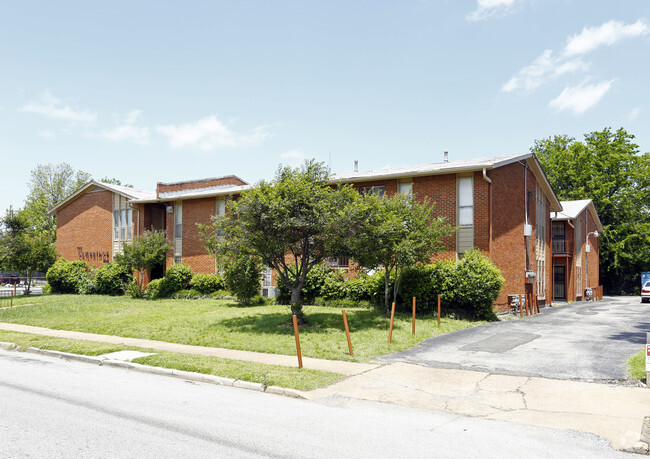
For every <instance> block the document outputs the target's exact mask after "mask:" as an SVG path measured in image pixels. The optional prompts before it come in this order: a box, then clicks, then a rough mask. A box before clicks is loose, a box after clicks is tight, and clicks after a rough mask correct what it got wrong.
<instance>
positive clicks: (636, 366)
mask: <svg viewBox="0 0 650 459" xmlns="http://www.w3.org/2000/svg"><path fill="white" fill-rule="evenodd" d="M627 374H628V375H629V376H630V378H632V379H638V380H639V381H643V382H645V383H646V384H647V382H646V371H645V348H644V349H641V350H640V351H639V352H638V353H636V354H633V355H632V356H631V357H630V358H629V359H627Z"/></svg>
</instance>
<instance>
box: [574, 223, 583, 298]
mask: <svg viewBox="0 0 650 459" xmlns="http://www.w3.org/2000/svg"><path fill="white" fill-rule="evenodd" d="M582 225H583V223H582V221H581V220H580V219H576V223H575V229H574V230H573V231H575V238H574V244H573V245H574V246H575V253H574V257H575V266H576V276H575V279H576V296H580V297H581V296H583V294H584V286H583V285H582V244H583V241H582V228H583V226H582Z"/></svg>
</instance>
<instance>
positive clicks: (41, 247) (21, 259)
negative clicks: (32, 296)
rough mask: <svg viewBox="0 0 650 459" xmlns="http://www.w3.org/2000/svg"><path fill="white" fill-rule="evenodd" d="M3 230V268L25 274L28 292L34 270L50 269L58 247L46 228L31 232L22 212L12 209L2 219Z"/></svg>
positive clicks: (0, 253) (0, 249)
mask: <svg viewBox="0 0 650 459" xmlns="http://www.w3.org/2000/svg"><path fill="white" fill-rule="evenodd" d="M2 226H3V227H4V230H3V231H2V233H1V234H0V268H2V269H3V270H8V271H17V272H19V273H21V274H22V275H23V276H24V278H25V293H29V292H30V289H31V285H32V279H33V275H34V273H35V272H38V271H41V272H44V271H47V269H48V268H49V267H50V266H52V264H54V261H55V260H56V248H55V247H54V244H53V243H52V242H51V241H50V240H49V238H48V237H47V235H46V234H45V233H43V232H38V233H34V232H30V231H29V225H28V222H27V221H26V219H25V217H24V215H23V214H22V213H20V212H19V213H14V212H9V213H7V215H6V216H5V218H4V219H3V220H2Z"/></svg>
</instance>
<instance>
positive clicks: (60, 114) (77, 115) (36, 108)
mask: <svg viewBox="0 0 650 459" xmlns="http://www.w3.org/2000/svg"><path fill="white" fill-rule="evenodd" d="M22 111H24V112H28V113H37V114H39V115H43V116H46V117H48V118H54V119H58V120H64V121H74V122H80V123H92V122H94V121H96V120H97V113H93V112H89V111H83V110H78V109H74V108H72V107H70V106H69V105H64V104H63V103H62V102H61V100H59V99H57V98H55V97H53V96H52V95H51V94H50V93H49V92H47V91H46V92H45V93H44V94H43V96H42V97H41V100H40V101H39V102H30V103H29V104H27V105H25V106H24V107H23V108H22Z"/></svg>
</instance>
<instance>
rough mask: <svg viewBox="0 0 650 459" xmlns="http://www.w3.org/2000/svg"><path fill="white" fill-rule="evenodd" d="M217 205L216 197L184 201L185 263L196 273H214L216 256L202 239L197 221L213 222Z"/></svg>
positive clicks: (203, 222) (202, 222)
mask: <svg viewBox="0 0 650 459" xmlns="http://www.w3.org/2000/svg"><path fill="white" fill-rule="evenodd" d="M215 206H216V200H215V198H202V199H188V200H186V201H183V264H186V265H188V266H189V267H190V268H192V271H193V272H195V273H214V269H215V264H214V258H213V257H212V255H210V254H209V253H208V251H207V250H206V249H205V246H204V244H203V242H202V241H201V237H200V233H199V227H198V226H197V223H201V224H204V225H209V224H210V223H212V220H211V217H212V216H213V215H214V214H215Z"/></svg>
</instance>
